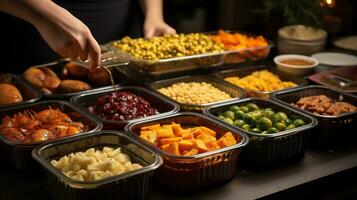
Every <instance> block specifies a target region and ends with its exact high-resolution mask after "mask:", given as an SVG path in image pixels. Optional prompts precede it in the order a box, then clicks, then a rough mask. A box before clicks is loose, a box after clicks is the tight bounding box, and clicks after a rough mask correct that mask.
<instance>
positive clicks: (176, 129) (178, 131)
mask: <svg viewBox="0 0 357 200" xmlns="http://www.w3.org/2000/svg"><path fill="white" fill-rule="evenodd" d="M171 127H172V130H173V131H174V134H175V135H176V136H181V126H180V124H176V123H175V122H172V123H171Z"/></svg>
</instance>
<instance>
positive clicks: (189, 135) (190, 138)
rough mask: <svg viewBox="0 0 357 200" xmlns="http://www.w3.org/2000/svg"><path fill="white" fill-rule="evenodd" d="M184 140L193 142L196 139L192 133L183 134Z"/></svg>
mask: <svg viewBox="0 0 357 200" xmlns="http://www.w3.org/2000/svg"><path fill="white" fill-rule="evenodd" d="M182 138H183V139H184V140H193V139H195V137H194V136H193V134H192V133H191V132H183V133H182Z"/></svg>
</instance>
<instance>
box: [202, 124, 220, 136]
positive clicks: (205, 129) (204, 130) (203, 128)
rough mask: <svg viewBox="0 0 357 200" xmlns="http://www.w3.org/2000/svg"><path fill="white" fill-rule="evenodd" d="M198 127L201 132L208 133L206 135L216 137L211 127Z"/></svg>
mask: <svg viewBox="0 0 357 200" xmlns="http://www.w3.org/2000/svg"><path fill="white" fill-rule="evenodd" d="M200 129H201V131H202V132H203V133H205V134H208V135H212V136H213V137H216V132H215V131H214V130H212V129H209V128H207V127H205V126H200Z"/></svg>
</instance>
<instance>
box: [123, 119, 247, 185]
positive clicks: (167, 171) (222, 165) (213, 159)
mask: <svg viewBox="0 0 357 200" xmlns="http://www.w3.org/2000/svg"><path fill="white" fill-rule="evenodd" d="M172 122H174V123H176V124H181V126H183V127H193V126H205V127H207V128H210V129H212V130H214V131H215V132H216V133H217V136H218V137H221V136H222V135H223V134H224V133H226V132H232V134H234V137H235V138H236V140H237V144H235V145H232V146H228V147H225V148H222V149H218V150H214V151H209V152H206V153H200V154H197V155H193V156H177V155H174V154H172V153H168V152H166V151H164V150H162V149H160V148H158V147H156V146H155V145H153V144H151V143H149V142H147V141H145V140H143V139H141V138H140V137H139V134H140V133H139V132H140V130H141V127H144V126H149V125H153V124H158V123H159V124H163V125H164V124H171V123H172ZM125 131H126V132H127V133H128V134H129V135H130V136H132V137H134V138H136V139H137V140H139V141H140V142H142V143H143V144H145V145H146V146H147V147H149V148H151V149H152V150H154V151H155V152H157V153H158V154H160V155H161V156H162V157H163V165H162V166H161V167H160V168H159V169H158V171H157V172H156V173H155V179H156V180H158V181H159V183H161V184H163V185H164V186H166V187H168V188H170V189H172V190H186V191H187V190H191V191H192V190H197V189H199V188H203V187H208V186H212V185H217V184H220V183H223V182H225V181H228V180H230V179H232V178H233V177H234V176H235V174H236V172H237V171H236V168H237V161H238V159H239V153H240V151H241V149H242V148H243V147H244V146H246V145H247V144H248V138H247V136H246V135H245V134H242V133H241V132H240V131H234V130H233V129H231V128H229V127H228V126H226V125H224V124H223V123H221V122H219V121H217V120H214V119H211V118H209V117H206V116H204V115H202V114H197V113H189V112H187V113H178V114H174V115H170V116H167V117H160V118H155V119H150V120H145V121H141V122H136V123H132V124H129V125H127V126H126V127H125Z"/></svg>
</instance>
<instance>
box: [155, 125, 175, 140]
mask: <svg viewBox="0 0 357 200" xmlns="http://www.w3.org/2000/svg"><path fill="white" fill-rule="evenodd" d="M157 137H158V138H170V137H175V135H174V132H173V130H172V128H171V127H169V126H166V127H163V128H159V129H157Z"/></svg>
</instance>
